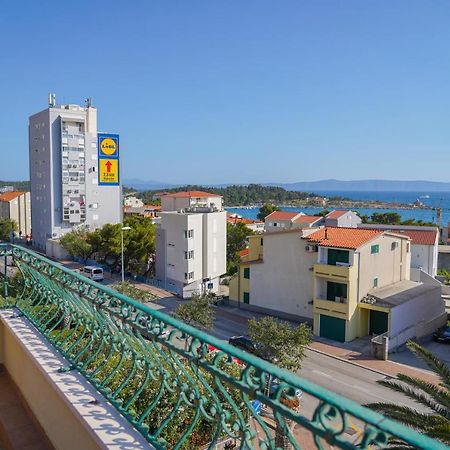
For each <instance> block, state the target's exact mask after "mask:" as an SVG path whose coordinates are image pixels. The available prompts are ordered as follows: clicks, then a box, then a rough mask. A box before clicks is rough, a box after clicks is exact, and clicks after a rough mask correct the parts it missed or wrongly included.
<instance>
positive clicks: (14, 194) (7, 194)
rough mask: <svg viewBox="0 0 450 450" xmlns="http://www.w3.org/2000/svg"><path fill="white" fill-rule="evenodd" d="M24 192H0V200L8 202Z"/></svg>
mask: <svg viewBox="0 0 450 450" xmlns="http://www.w3.org/2000/svg"><path fill="white" fill-rule="evenodd" d="M22 194H25V192H20V191H14V192H5V193H4V194H0V202H10V201H11V200H14V199H15V198H17V197H20V196H21V195H22Z"/></svg>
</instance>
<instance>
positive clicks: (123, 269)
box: [120, 227, 131, 284]
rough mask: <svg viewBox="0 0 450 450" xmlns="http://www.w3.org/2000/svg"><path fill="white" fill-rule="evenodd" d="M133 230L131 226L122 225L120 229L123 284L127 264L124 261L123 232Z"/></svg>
mask: <svg viewBox="0 0 450 450" xmlns="http://www.w3.org/2000/svg"><path fill="white" fill-rule="evenodd" d="M127 230H131V227H122V228H121V229H120V238H121V239H120V243H121V250H122V251H121V262H122V284H123V283H124V282H125V264H124V261H123V232H124V231H127Z"/></svg>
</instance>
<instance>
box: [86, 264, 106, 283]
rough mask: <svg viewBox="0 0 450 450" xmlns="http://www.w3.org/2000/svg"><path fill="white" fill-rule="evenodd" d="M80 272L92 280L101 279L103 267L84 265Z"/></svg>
mask: <svg viewBox="0 0 450 450" xmlns="http://www.w3.org/2000/svg"><path fill="white" fill-rule="evenodd" d="M81 273H82V274H83V275H84V276H85V277H88V278H90V279H91V280H94V281H103V269H102V268H101V267H95V266H85V267H84V268H83V270H82V271H81Z"/></svg>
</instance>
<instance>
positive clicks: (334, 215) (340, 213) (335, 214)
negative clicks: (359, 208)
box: [326, 209, 350, 219]
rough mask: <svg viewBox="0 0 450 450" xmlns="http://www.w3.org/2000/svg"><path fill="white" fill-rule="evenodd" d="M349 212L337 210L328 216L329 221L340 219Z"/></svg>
mask: <svg viewBox="0 0 450 450" xmlns="http://www.w3.org/2000/svg"><path fill="white" fill-rule="evenodd" d="M348 212H350V211H348V210H342V209H335V210H334V211H331V212H330V213H328V214H327V216H326V217H327V219H339V217H342V216H343V215H344V214H347V213H348Z"/></svg>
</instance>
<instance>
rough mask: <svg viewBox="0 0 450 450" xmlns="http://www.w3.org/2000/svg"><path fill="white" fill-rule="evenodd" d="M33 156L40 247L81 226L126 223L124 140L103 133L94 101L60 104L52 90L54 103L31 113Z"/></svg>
mask: <svg viewBox="0 0 450 450" xmlns="http://www.w3.org/2000/svg"><path fill="white" fill-rule="evenodd" d="M99 141H100V142H101V145H100V149H99V148H98V142H99ZM29 159H30V180H31V199H32V208H31V221H32V232H33V243H34V244H35V246H36V247H38V248H39V249H41V250H46V243H47V240H48V239H57V238H59V237H61V236H62V235H63V234H64V233H67V232H69V231H71V230H72V229H73V228H74V227H77V226H78V227H80V226H81V227H83V226H85V227H88V228H91V229H95V228H97V227H101V226H103V225H104V224H106V223H119V222H121V218H122V208H121V186H120V178H119V168H120V164H119V139H118V136H117V135H102V134H98V133H97V110H96V108H93V107H92V106H91V104H90V100H87V102H86V106H85V107H83V106H78V105H58V106H57V105H56V103H55V99H54V96H53V95H50V96H49V106H48V108H46V109H44V110H43V111H41V112H39V113H37V114H34V115H32V116H31V117H30V118H29Z"/></svg>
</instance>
